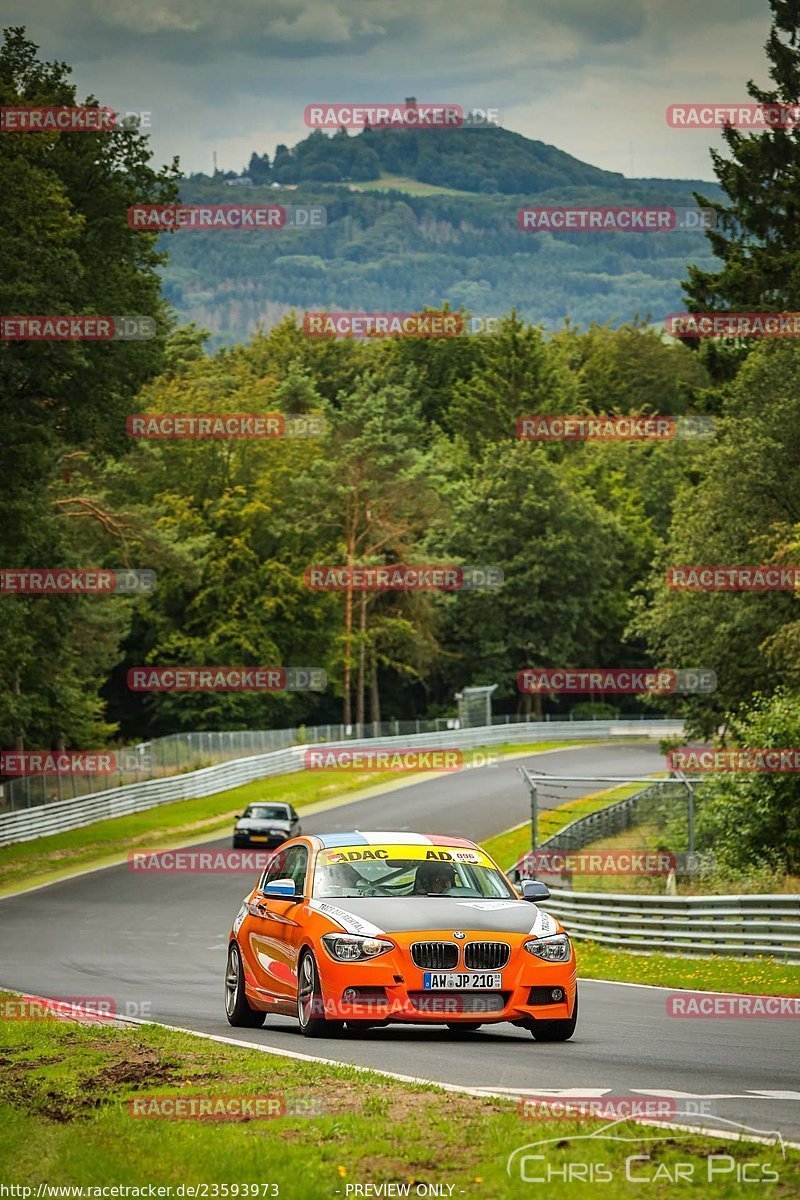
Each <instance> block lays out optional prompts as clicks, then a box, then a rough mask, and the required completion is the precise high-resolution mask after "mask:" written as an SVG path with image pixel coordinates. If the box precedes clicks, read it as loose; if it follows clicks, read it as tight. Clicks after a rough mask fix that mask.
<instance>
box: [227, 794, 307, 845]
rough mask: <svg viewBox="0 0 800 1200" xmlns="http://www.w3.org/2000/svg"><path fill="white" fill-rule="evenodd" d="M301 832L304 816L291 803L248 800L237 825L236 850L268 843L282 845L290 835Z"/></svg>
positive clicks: (235, 827) (234, 839)
mask: <svg viewBox="0 0 800 1200" xmlns="http://www.w3.org/2000/svg"><path fill="white" fill-rule="evenodd" d="M301 832H302V830H301V829H300V818H299V817H298V815H297V813H296V812H295V811H294V809H293V808H292V806H291V804H280V803H272V802H271V801H264V802H263V803H262V802H260V801H259V802H256V803H255V804H248V806H247V808H246V809H245V810H244V812H243V813H242V814H241V816H237V818H236V825H235V826H234V829H233V847H234V849H235V850H238V849H240V848H241V847H243V846H264V847H265V848H267V849H270V848H271V847H274V846H280V845H281V844H282V843H283V842H286V841H288V839H289V838H293V837H297V836H298V834H300V833H301Z"/></svg>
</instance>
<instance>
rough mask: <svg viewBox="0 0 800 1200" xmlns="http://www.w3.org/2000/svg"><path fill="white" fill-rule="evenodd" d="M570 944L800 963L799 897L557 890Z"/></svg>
mask: <svg viewBox="0 0 800 1200" xmlns="http://www.w3.org/2000/svg"><path fill="white" fill-rule="evenodd" d="M547 911H548V912H551V913H553V915H554V916H557V917H558V919H559V920H560V921H561V922H563V924H564V925H565V926H566V928H567V930H568V931H569V934H570V937H573V938H578V939H587V940H589V941H593V942H602V943H603V944H604V945H607V946H616V947H619V948H621V949H623V950H628V951H636V950H640V951H645V952H649V951H653V950H665V951H667V952H671V953H673V954H705V955H713V954H725V955H732V956H733V957H736V958H746V957H749V956H752V955H759V954H766V955H771V956H773V957H777V958H786V959H793V960H794V959H799V958H800V895H788V894H787V895H780V894H776V895H765V896H639V895H629V894H621V893H617V892H602V893H598V894H595V893H591V892H571V891H562V890H561V889H559V888H554V889H553V890H552V892H551V899H550V900H548V902H547Z"/></svg>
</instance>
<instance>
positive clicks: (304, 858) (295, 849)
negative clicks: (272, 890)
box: [284, 846, 308, 896]
mask: <svg viewBox="0 0 800 1200" xmlns="http://www.w3.org/2000/svg"><path fill="white" fill-rule="evenodd" d="M307 867H308V850H307V849H306V848H305V846H292V847H291V849H290V850H287V851H286V867H285V875H284V878H285V879H293V880H294V886H295V889H296V891H297V894H298V896H302V895H304V894H305V890H306V868H307Z"/></svg>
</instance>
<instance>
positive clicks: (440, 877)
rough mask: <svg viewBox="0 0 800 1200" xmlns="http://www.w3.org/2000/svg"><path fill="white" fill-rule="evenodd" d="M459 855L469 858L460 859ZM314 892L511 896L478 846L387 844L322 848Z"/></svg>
mask: <svg viewBox="0 0 800 1200" xmlns="http://www.w3.org/2000/svg"><path fill="white" fill-rule="evenodd" d="M420 850H422V853H420ZM425 854H429V855H430V856H431V857H429V858H426V857H425V856H424V855H425ZM459 854H461V855H462V856H463V858H464V859H468V860H469V861H459V859H458V855H459ZM440 856H441V857H440ZM445 856H446V857H445ZM314 896H315V897H317V898H318V899H323V898H327V899H333V898H335V897H346V896H349V897H358V896H450V897H454V898H458V899H462V898H472V899H487V898H493V899H498V898H502V899H506V900H512V899H516V897H515V895H514V893H513V891H512V890H511V888H510V887H509V885H508V883H507V882H506V880H505V878H504V877H503V875H501V873H500V872H499V871H498V870H497V868H496V867H495V866H494V865H493V864H492V863H490V861H489V860H488V859H487V858H486V856H485V855H484V854H482V853H481V852H480V851H478V850H466V851H457V850H453V849H452V848H445V847H442V848H433V847H432V848H431V849H429V850H427V851H426V850H423V849H422V848H421V847H420V848H417V847H414V848H413V850H411V849H406V848H405V847H391V846H389V847H379V846H370V847H364V846H361V847H353V848H352V849H351V848H341V849H336V850H323V851H321V852H320V854H319V855H318V857H317V864H316V868H315V872H314Z"/></svg>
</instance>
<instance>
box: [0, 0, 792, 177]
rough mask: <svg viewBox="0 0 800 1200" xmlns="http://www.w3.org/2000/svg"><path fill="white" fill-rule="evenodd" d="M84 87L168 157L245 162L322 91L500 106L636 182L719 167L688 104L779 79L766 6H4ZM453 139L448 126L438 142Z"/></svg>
mask: <svg viewBox="0 0 800 1200" xmlns="http://www.w3.org/2000/svg"><path fill="white" fill-rule="evenodd" d="M0 11H2V13H3V24H4V25H9V24H13V25H17V24H22V25H25V26H26V27H27V30H28V36H29V37H30V38H32V40H33V41H35V42H37V43H38V44H39V45H40V46H41V48H42V55H43V56H44V57H46V58H58V59H64V60H65V61H66V62H68V63H70V64H71V65H72V66H73V68H74V73H73V75H74V79H75V82H76V84H77V86H78V91H79V96H80V98H83V97H84V96H85V95H87V94H89V93H93V94H94V95H96V96H97V97H98V98H99V99H100V100H101V102H102V103H104V104H109V105H111V106H113V107H117V108H123V109H137V110H140V109H141V110H148V111H152V112H153V114H154V115H153V124H154V133H153V138H152V143H153V146H154V149H155V151H156V158H157V160H158V161H159V162H163V161H166V160H168V159H171V158H172V156H173V155H174V154H178V155H179V156H180V160H181V164H182V166H183V168H184V170H185V171H187V172H189V171H193V170H205V171H210V169H211V163H212V151H214V150H216V151H217V156H218V162H219V166H220V167H221V168H222V169H224V170H239V169H241V168H242V167H243V166H244V165H245V164H246V162H247V160H248V158H249V156H250V153H251V151H252V150H258V151H259V152H263V151H265V150H266V151H267V153H268V154H269V155H270V157H272V154H273V153H274V150H275V146H276V144H277V143H279V142H285V143H287V144H289V145H291V144H293V143H295V142H296V141H298V140H299V139H300V138H301V137H304V136H305V135H306V134H307V132H308V130H307V129H306V128H305V126H304V123H303V110H304V108H305V106H306V105H307V104H310V103H313V102H316V101H331V102H350V101H364V102H367V101H372V102H375V101H398V100H402V99H403V98H404V97H406V96H412V95H413V96H416V97H417V99H418V100H420V101H429V102H436V101H441V102H452V103H457V104H461V105H462V106H463V107H464V108H471V107H484V108H485V107H499V108H500V109H501V110H502V124H503V125H505V126H506V127H507V128H509V129H513V130H515V131H517V132H520V133H524V134H526V135H527V136H528V137H532V138H538V139H540V140H541V141H545V142H550V143H551V144H553V145H556V146H558V147H559V148H560V149H562V150H567V151H568V152H569V153H571V154H574V155H575V156H576V157H577V158H580V159H583V160H584V161H586V162H590V163H593V164H594V165H596V166H599V167H604V168H607V169H609V170H614V171H622V172H623V173H624V174H626V175H637V176H670V177H676V178H705V179H708V178H711V177H712V171H711V167H710V163H709V156H708V149H709V146H710V145H720V139H719V136H718V134H716V133H713V132H708V131H697V130H691V131H690V130H679V129H670V128H668V126H667V125H666V121H665V116H664V111H665V109H666V107H667V105H668V104H671V103H679V102H681V101H717V102H723V103H729V102H731V101H736V100H742V99H746V93H745V86H744V85H745V82H746V80H747V79H748V78H751V77H754V78H755V79H756V80H757V81H759V82H762V83H766V81H767V75H766V60H765V56H764V51H763V45H764V41H765V40H766V36H767V33H768V31H769V9H768V6H767V3H766V0H705V3H702V2H701V3H698V0H671V2H670V3H664V0H491V3H478V2H477V0H449V2H446V0H402V3H399V2H398V0H295V2H293V3H283V2H282V0H137V2H135V3H131V0H55V5H54V3H53V0H0ZM437 136H446V135H437Z"/></svg>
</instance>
